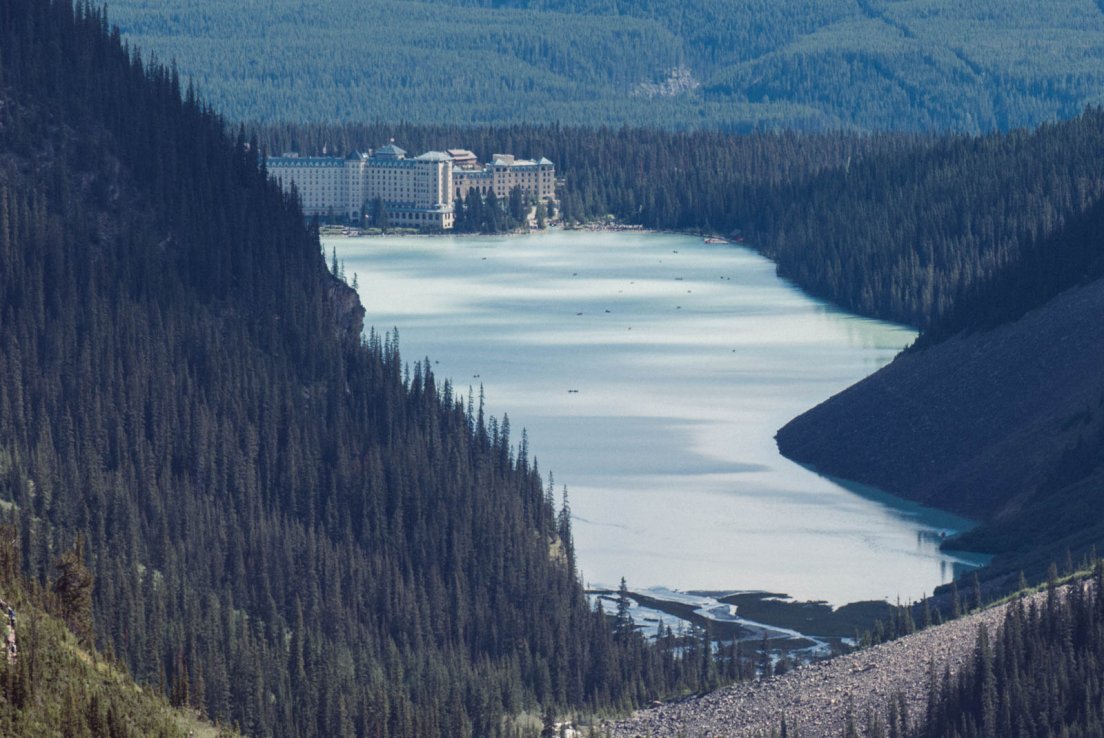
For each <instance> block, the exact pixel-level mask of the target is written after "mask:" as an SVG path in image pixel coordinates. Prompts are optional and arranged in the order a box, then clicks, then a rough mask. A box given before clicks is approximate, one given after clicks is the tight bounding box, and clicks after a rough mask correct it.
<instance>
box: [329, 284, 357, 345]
mask: <svg viewBox="0 0 1104 738" xmlns="http://www.w3.org/2000/svg"><path fill="white" fill-rule="evenodd" d="M326 302H327V304H328V305H329V308H330V311H331V312H332V314H333V322H334V326H335V329H336V331H337V334H338V335H339V336H340V337H342V338H348V339H352V340H357V339H359V338H360V335H361V334H362V333H363V332H364V315H365V310H364V306H363V305H361V304H360V296H359V295H357V292H356V290H354V289H353V288H352V287H350V286H349V285H347V284H345V283H344V282H343V281H341V280H340V279H338V278H337V277H333V278H332V279H331V280H330V282H329V284H328V286H327V288H326Z"/></svg>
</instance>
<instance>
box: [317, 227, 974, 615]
mask: <svg viewBox="0 0 1104 738" xmlns="http://www.w3.org/2000/svg"><path fill="white" fill-rule="evenodd" d="M323 245H324V247H325V249H326V251H327V253H330V251H331V250H336V255H337V258H338V260H339V261H340V262H342V263H343V267H344V270H345V277H346V279H347V280H348V281H349V282H350V283H351V282H352V281H353V279H354V276H355V278H356V284H357V286H358V290H359V293H360V296H361V300H362V302H363V303H364V307H365V308H366V310H367V318H366V325H368V326H374V328H375V330H376V331H377V332H379V333H383V332H388V331H392V330H394V329H397V330H398V332H399V336H400V341H401V348H402V351H403V356H404V358H405V360H406V361H408V362H413V361H415V360H419V359H422V358H423V357H429V359H430V361H431V363H432V365H433V368H434V371H435V373H436V374H437V376H438V378H439V379H441V380H443V379H450V380H451V381H452V382H453V385H454V391H455V392H456V393H457V394H460V395H463V396H467V394H468V391H469V387H470V388H471V391H472V392H473V394H474V396H475V397H478V395H479V392H480V387H481V386H482V388H483V391H484V392H485V396H486V407H487V411H488V412H490V413H492V414H494V415H496V416H497V417H499V418H501V417H502V416H503V414H508V416H509V419H510V426H511V429H512V437H513V439H514V441H515V442H517V441H518V440H520V438H521V430H522V428H524V429H526V432H527V435H528V441H529V449H530V454H531V455H532V456H535V457H536V458H537V459H538V460H539V463H540V468H541V469H542V471H543V472H544V473H545V474H547V473H548V472H549V471H551V472H552V473H553V474H554V475H555V483H556V491H557V492H556V493H557V497H558V496H559V494H560V492H561V490H562V487H563V486H564V485H566V487H567V489H568V493H569V496H570V504H571V509H572V512H573V517H574V533H575V542H576V548H577V552H578V559H579V566H580V569H581V571H582V574H583V577H584V580H585V582H586V583H587V584H588V585H590V586H595V587H616V586H617V583H618V581H619V580H620V578H621V577H622V576H624V577H626V579H627V580H628V582H629V584H630V586H631V587H632V588H633V589H635V590H642V589H648V588H655V590H656V591H657V592H661V593H662V592H663V591H664V589H665V588H669V589H674V590H679V591H683V592H686V591H714V592H716V591H725V592H733V591H748V590H762V591H769V592H778V593H785V594H787V595H790V596H792V597H796V598H798V599H802V600H824V601H827V602H829V603H831V604H835V605H839V604H844V603H847V602H854V601H859V600H871V599H874V600H884V599H889V600H891V601H892V600H895V599H898V598H899V599H901V600H902V601H907V600H910V599H919V598H920V597H922V596H924V595H925V594H927V593H930V592H931V590H932V589H933V588H934V587H936V586H938V585H939V584H942V583H945V582H948V581H950V579H951V578H952V577H953V576H954V575H955V573H956V572H961V571H962V569H963V568H964V567H969V566H971V565H974V564H976V563H979V562H980V559H977V558H974V559H971V558H969V557H966V556H957V555H953V554H950V553H947V552H943V551H940V550H939V543H940V540H941V537H942V536H943V535H951V534H953V533H954V532H956V531H958V530H961V529H963V528H964V527H967V526H969V522H968V521H965V520H962V519H961V518H956V517H954V516H951V515H948V514H945V513H942V512H939V511H936V510H931V509H925V508H922V507H920V506H917V505H914V504H911V503H907V502H904V501H902V500H898V499H896V498H893V497H890V496H888V495H884V494H881V493H879V492H878V491H877V490H863V489H860V488H858V487H856V486H854V485H845V484H843V483H840V482H838V481H834V480H831V479H826V478H824V477H821V476H819V475H817V474H816V473H815V472H814V471H812V470H809V469H806V468H803V467H801V466H799V465H797V464H795V463H793V462H791V461H789V460H787V459H785V458H783V457H782V456H781V455H780V454H779V453H778V450H777V448H776V445H775V442H774V434H775V432H776V431H777V429H778V428H779V427H781V426H782V425H783V424H785V423H786V422H787V421H788V420H790V419H791V418H793V417H794V416H796V415H798V414H800V413H801V412H803V411H804V410H807V409H808V408H810V407H812V406H814V405H816V404H817V403H819V402H821V401H823V400H825V399H827V398H828V397H830V396H831V395H833V394H835V393H836V392H839V391H840V390H842V389H844V388H845V387H847V386H848V385H850V384H852V383H854V382H855V381H857V380H859V379H861V378H862V377H864V376H866V375H868V374H871V373H872V372H874V371H875V370H877V369H878V368H879V367H881V366H883V365H884V364H886V363H887V362H889V361H890V360H891V359H892V358H893V356H894V355H895V354H896V353H897V352H898V351H900V350H901V349H902V348H903V347H904V346H906V345H907V344H908V343H909V342H911V341H912V340H913V338H914V337H915V333H914V331H912V330H911V329H909V328H907V327H903V326H898V325H892V324H888V323H884V322H879V321H875V320H870V319H867V318H861V317H858V316H855V315H851V314H848V313H845V312H843V311H841V310H839V309H837V308H834V307H833V306H830V305H827V304H825V303H823V302H819V301H817V300H815V299H813V298H811V297H809V296H808V295H806V294H805V293H803V292H801V291H800V290H799V289H797V288H796V287H794V286H793V285H791V284H789V283H787V282H785V281H783V280H781V279H779V278H778V277H777V276H776V274H775V268H774V265H773V264H772V263H771V262H770V261H768V260H767V259H765V258H763V257H761V256H759V255H758V254H756V253H755V252H753V251H752V250H750V249H748V248H746V247H743V246H739V245H732V244H706V243H704V242H703V241H702V240H701V239H700V238H695V237H691V236H684V235H672V234H660V233H608V232H597V233H596V232H585V231H549V232H542V233H535V234H531V235H520V236H519V235H512V236H503V237H454V236H438V237H411V236H403V237H370V238H344V237H337V238H328V239H324V241H323ZM855 422H857V423H858V422H862V419H861V418H856V419H855Z"/></svg>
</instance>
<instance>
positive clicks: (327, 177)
mask: <svg viewBox="0 0 1104 738" xmlns="http://www.w3.org/2000/svg"><path fill="white" fill-rule="evenodd" d="M265 164H266V166H267V167H268V172H269V174H270V175H272V177H274V178H275V179H276V180H278V181H279V182H280V183H281V186H282V187H283V188H284V189H285V190H289V191H290V190H291V188H292V187H293V186H294V187H295V189H296V190H297V191H298V193H299V199H300V200H301V202H302V205H303V212H304V214H306V215H309V216H313V215H318V216H326V217H342V218H347V219H348V220H350V221H352V222H357V223H359V222H360V221H361V219H362V218H363V217H364V216H365V215H367V214H369V213H370V212H371V208H372V204H373V202H375V201H376V200H377V199H379V200H381V201H382V202H383V205H384V207H385V208H386V210H387V214H388V218H389V219H390V222H391V224H392V225H395V226H402V227H412V228H422V229H427V230H448V229H450V228H452V226H453V222H454V219H455V209H454V206H453V203H454V201H456V200H463V199H465V198H466V197H467V196H468V193H469V191H471V190H472V189H475V190H476V191H477V192H479V194H480V195H482V196H486V195H488V194H490V193H491V192H492V191H493V192H494V193H495V196H496V197H498V198H507V197H509V194H510V191H511V190H513V189H514V188H515V187H518V188H520V189H521V191H522V193H523V194H525V195H527V196H529V197H531V198H534V199H540V200H554V199H555V197H556V168H555V166H554V165H553V164H552V162H550V161H548V159H543V158H542V159H540V160H539V161H532V160H529V159H516V158H514V157H513V156H511V155H509V154H495V155H494V156H493V157H492V161H491V162H490V163H488V164H486V165H484V166H480V164H479V161H478V160H477V159H476V156H475V154H473V153H472V152H470V151H467V150H465V149H449V150H448V151H447V152H442V151H427V152H426V153H424V154H420V155H419V156H415V157H413V158H410V159H408V158H407V157H406V152H405V151H403V150H402V149H400V148H399V147H398V146H395V145H394V144H393V143H392V144H388V145H387V146H382V147H380V148H379V149H376V150H375V151H370V152H369V153H367V154H362V153H353V154H350V155H349V156H346V157H345V158H340V157H334V156H299V155H298V154H284V155H283V156H270V157H268V158H267V159H266V160H265Z"/></svg>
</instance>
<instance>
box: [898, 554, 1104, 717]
mask: <svg viewBox="0 0 1104 738" xmlns="http://www.w3.org/2000/svg"><path fill="white" fill-rule="evenodd" d="M1102 671H1104V565H1101V564H1100V563H1099V562H1098V563H1097V566H1096V569H1095V572H1094V575H1093V577H1092V578H1091V580H1090V581H1088V582H1086V581H1084V580H1076V581H1074V582H1073V583H1071V584H1070V585H1069V586H1068V587H1064V588H1061V589H1059V588H1058V587H1057V586H1056V584H1055V583H1054V581H1053V580H1052V581H1051V583H1050V584H1049V585H1048V589H1047V593H1046V598H1045V600H1043V601H1041V602H1037V601H1035V600H1032V601H1031V602H1025V601H1024V599H1023V598H1022V597H1021V598H1020V599H1018V600H1017V601H1016V602H1014V603H1013V604H1012V605H1011V606H1010V607H1009V608H1008V613H1007V615H1006V617H1005V620H1004V622H1003V624H1002V626H1001V627H1000V629H999V631H998V632H996V633H989V632H987V631H986V630H984V628H983V629H982V630H980V631H979V633H978V638H977V645H976V646H975V649H974V657H973V659H972V661H971V662H969V663H968V664H967V665H966V668H964V669H963V670H962V671H961V672H960V673H958V674H956V675H955V676H953V677H952V676H951V674H949V673H946V672H944V673H943V674H941V675H939V674H929V695H928V700H929V705H928V710H927V713H926V714H925V715H924V716H923V718H922V719H921V720H920V721H918V725H917V726H916V727H915V728H914V729H913V730H911V731H909V732H908V733H907V735H908V737H909V738H937V737H938V738H973V737H975V736H979V737H980V736H1002V737H1003V736H1009V737H1013V738H1014V737H1019V736H1022V737H1023V738H1049V736H1069V737H1070V738H1090V736H1099V735H1102V734H1104V689H1102V682H1101V679H1100V675H1101V673H1102ZM894 727H896V726H894V725H891V726H890V731H889V732H888V734H889V735H895V734H896V735H902V734H903V732H902V733H898V732H896V731H895V730H893V728H894ZM885 734H886V733H883V735H885Z"/></svg>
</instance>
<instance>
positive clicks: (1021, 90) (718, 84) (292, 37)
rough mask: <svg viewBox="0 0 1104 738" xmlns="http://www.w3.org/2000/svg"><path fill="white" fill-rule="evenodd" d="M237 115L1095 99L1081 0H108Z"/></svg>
mask: <svg viewBox="0 0 1104 738" xmlns="http://www.w3.org/2000/svg"><path fill="white" fill-rule="evenodd" d="M111 7H112V12H113V13H114V14H115V16H116V18H117V19H118V21H119V22H120V23H121V24H122V26H123V29H124V32H125V33H126V35H127V37H128V39H130V40H132V41H133V42H136V43H138V44H140V45H141V46H142V47H143V48H146V49H150V50H152V51H154V52H156V53H157V54H158V55H159V56H160V57H161V58H162V59H168V58H175V59H176V60H177V62H178V63H179V64H180V67H181V70H182V71H183V72H184V73H185V74H186V75H187V76H190V77H193V78H194V79H195V80H196V81H197V82H198V83H199V84H200V86H201V88H202V89H203V90H204V92H205V93H206V94H207V95H208V96H209V97H210V98H211V99H212V100H213V101H214V102H215V103H216V104H217V105H218V107H219V108H220V109H221V110H224V111H225V112H226V113H227V114H228V115H230V116H231V117H233V118H236V119H245V120H263V121H273V120H294V121H361V122H364V121H380V120H386V121H398V120H405V121H412V122H421V123H426V122H447V123H452V124H486V123H517V122H526V121H527V122H534V121H556V122H560V123H573V124H580V123H581V124H610V125H614V126H619V125H622V124H630V125H658V126H662V127H672V128H680V129H686V128H699V127H722V128H727V129H732V130H746V129H750V128H752V127H767V128H782V127H784V128H797V129H821V130H823V129H836V128H859V129H865V130H908V131H917V130H924V131H936V130H957V131H971V132H977V131H987V130H993V129H1002V130H1007V129H1010V128H1014V127H1020V126H1033V125H1036V124H1038V123H1039V122H1042V121H1045V120H1052V119H1055V118H1068V117H1072V116H1074V115H1076V114H1077V113H1079V112H1080V111H1081V110H1082V109H1083V108H1084V106H1085V105H1086V104H1087V103H1092V102H1098V103H1099V102H1101V101H1104V97H1102V95H1104V41H1102V39H1104V10H1102V8H1101V6H1100V5H1099V4H1098V3H1096V2H1094V1H1093V0H1059V1H1058V2H1046V1H1045V0H1031V1H1030V2H1023V1H1022V0H999V1H998V2H995V3H994V2H983V1H982V0H970V1H969V2H952V1H951V0H936V1H935V2H932V1H930V0H827V1H825V0H770V1H764V0H735V1H731V2H730V1H728V0H689V1H688V2H682V1H681V0H648V1H647V2H629V1H616V2H599V1H597V0H423V1H421V2H414V1H412V0H378V1H376V2H371V3H357V2H353V1H352V0H337V1H335V2H327V3H324V4H309V3H307V4H304V3H299V2H292V1H291V0H276V1H275V2H258V1H256V0H250V1H248V2H231V1H230V0H208V1H207V2H200V1H199V0H188V1H187V2H168V0H120V2H118V3H113V4H112V6H111Z"/></svg>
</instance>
